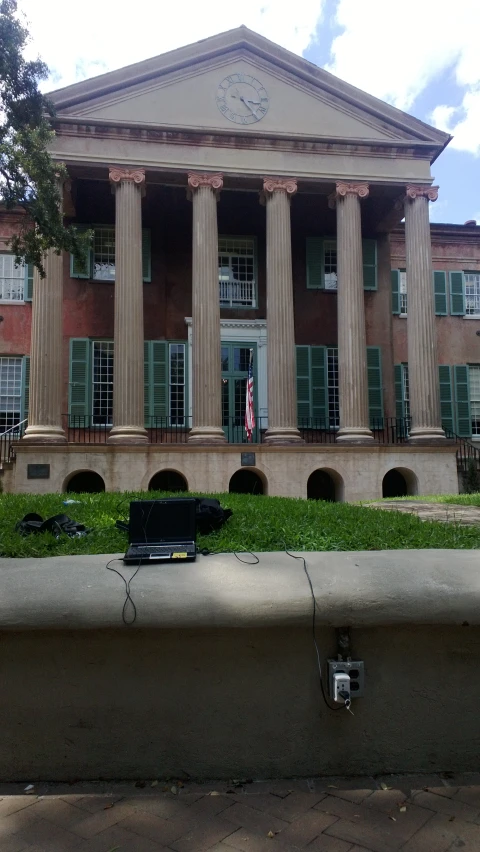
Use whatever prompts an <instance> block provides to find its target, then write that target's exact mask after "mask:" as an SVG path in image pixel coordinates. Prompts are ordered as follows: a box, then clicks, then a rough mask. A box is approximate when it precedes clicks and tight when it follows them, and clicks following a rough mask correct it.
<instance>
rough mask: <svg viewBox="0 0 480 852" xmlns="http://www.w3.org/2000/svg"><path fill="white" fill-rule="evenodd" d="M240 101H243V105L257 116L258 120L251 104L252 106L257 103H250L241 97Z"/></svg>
mask: <svg viewBox="0 0 480 852" xmlns="http://www.w3.org/2000/svg"><path fill="white" fill-rule="evenodd" d="M240 100H241V101H243V103H244V104H245V106H246V107H247V109H249V110H250V112H251V113H252V114H253V115H254V116H255V118H256V117H257V111H256V110H255V109H253V108H252V107H251V106H250V104H251V103H255V101H248V100H247V99H246V98H244V97H242V96H241V95H240Z"/></svg>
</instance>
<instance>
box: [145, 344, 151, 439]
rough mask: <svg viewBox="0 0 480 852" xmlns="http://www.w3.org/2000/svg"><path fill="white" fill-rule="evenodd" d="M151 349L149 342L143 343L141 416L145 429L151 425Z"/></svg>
mask: <svg viewBox="0 0 480 852" xmlns="http://www.w3.org/2000/svg"><path fill="white" fill-rule="evenodd" d="M151 348H152V341H151V340H144V341H143V416H144V420H145V428H146V429H149V428H151V426H152V425H153V424H152V423H151V421H150V385H151V377H150V361H151V358H150V353H151Z"/></svg>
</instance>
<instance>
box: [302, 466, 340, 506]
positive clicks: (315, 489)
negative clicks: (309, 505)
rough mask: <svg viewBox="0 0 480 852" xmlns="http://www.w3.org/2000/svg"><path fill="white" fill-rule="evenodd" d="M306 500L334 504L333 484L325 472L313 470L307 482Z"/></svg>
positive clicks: (334, 492)
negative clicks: (325, 501) (324, 501)
mask: <svg viewBox="0 0 480 852" xmlns="http://www.w3.org/2000/svg"><path fill="white" fill-rule="evenodd" d="M307 498H308V499H309V500H327V501H328V502H329V503H335V501H336V491H335V482H334V481H333V478H332V477H331V476H330V474H329V473H327V471H326V470H314V471H313V473H312V474H311V475H310V476H309V478H308V482H307Z"/></svg>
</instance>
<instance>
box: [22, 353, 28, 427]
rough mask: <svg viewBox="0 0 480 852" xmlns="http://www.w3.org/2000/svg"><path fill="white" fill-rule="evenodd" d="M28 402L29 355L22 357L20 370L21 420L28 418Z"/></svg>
mask: <svg viewBox="0 0 480 852" xmlns="http://www.w3.org/2000/svg"><path fill="white" fill-rule="evenodd" d="M29 400H30V355H24V357H23V370H22V412H21V418H20V419H21V420H25V418H28V406H29Z"/></svg>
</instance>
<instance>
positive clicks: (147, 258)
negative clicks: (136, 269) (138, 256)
mask: <svg viewBox="0 0 480 852" xmlns="http://www.w3.org/2000/svg"><path fill="white" fill-rule="evenodd" d="M142 277H143V280H144V281H147V282H149V281H151V280H152V260H151V238H150V231H149V230H148V229H147V228H144V229H143V231H142Z"/></svg>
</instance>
